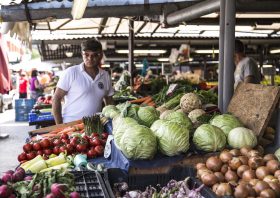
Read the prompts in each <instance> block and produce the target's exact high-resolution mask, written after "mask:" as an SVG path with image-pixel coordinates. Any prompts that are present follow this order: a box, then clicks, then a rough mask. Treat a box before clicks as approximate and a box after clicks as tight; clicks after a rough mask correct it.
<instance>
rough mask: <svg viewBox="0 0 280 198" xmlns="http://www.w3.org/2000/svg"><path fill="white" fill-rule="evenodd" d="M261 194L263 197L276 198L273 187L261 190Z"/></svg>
mask: <svg viewBox="0 0 280 198" xmlns="http://www.w3.org/2000/svg"><path fill="white" fill-rule="evenodd" d="M260 196H261V197H262V198H276V195H275V192H274V190H272V189H265V190H263V191H262V192H261V194H260Z"/></svg>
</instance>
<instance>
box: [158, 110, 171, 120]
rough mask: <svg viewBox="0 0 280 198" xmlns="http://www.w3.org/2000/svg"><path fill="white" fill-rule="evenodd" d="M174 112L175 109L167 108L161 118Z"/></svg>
mask: <svg viewBox="0 0 280 198" xmlns="http://www.w3.org/2000/svg"><path fill="white" fill-rule="evenodd" d="M172 112H174V110H166V111H164V112H163V113H161V114H160V117H159V118H160V119H164V118H165V117H166V116H167V115H168V114H170V113H172Z"/></svg>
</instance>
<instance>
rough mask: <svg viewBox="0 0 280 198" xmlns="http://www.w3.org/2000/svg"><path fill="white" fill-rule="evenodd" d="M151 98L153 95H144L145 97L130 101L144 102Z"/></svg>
mask: <svg viewBox="0 0 280 198" xmlns="http://www.w3.org/2000/svg"><path fill="white" fill-rule="evenodd" d="M149 98H151V96H146V97H143V98H138V99H136V100H131V101H129V102H130V103H142V102H144V101H145V100H148V99H149Z"/></svg>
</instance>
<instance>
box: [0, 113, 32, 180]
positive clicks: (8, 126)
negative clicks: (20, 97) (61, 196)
mask: <svg viewBox="0 0 280 198" xmlns="http://www.w3.org/2000/svg"><path fill="white" fill-rule="evenodd" d="M34 129H35V126H29V124H28V122H15V110H14V109H11V110H7V111H5V112H4V113H0V133H8V134H9V138H6V139H0V175H2V173H3V172H5V171H7V170H10V169H15V168H16V167H17V166H18V164H19V162H18V160H17V156H18V155H19V154H20V153H21V152H22V151H23V150H22V146H23V145H24V143H25V140H26V138H27V137H28V132H29V131H32V130H34Z"/></svg>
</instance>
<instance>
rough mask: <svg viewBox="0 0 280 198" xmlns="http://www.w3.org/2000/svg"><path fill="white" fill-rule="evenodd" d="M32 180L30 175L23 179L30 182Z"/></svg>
mask: <svg viewBox="0 0 280 198" xmlns="http://www.w3.org/2000/svg"><path fill="white" fill-rule="evenodd" d="M32 179H33V177H32V176H30V175H28V176H26V177H25V178H24V181H30V180H32Z"/></svg>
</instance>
